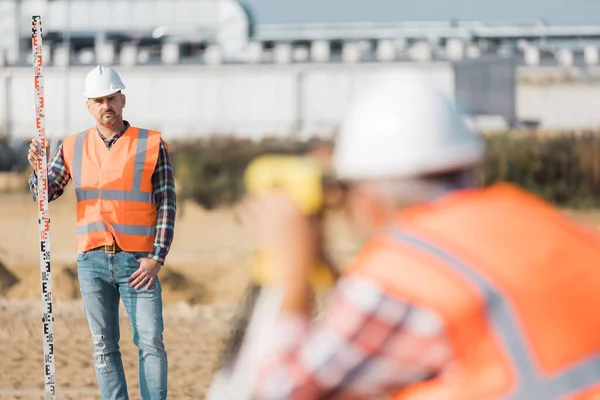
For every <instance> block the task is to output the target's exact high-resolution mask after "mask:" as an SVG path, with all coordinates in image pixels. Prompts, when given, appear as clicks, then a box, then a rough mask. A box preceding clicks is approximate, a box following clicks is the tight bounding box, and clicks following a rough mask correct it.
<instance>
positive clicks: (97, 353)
mask: <svg viewBox="0 0 600 400" xmlns="http://www.w3.org/2000/svg"><path fill="white" fill-rule="evenodd" d="M92 343H93V345H94V365H95V366H96V369H97V370H98V371H101V372H104V371H107V370H108V362H107V361H108V357H109V355H108V354H107V353H106V343H105V341H104V335H100V334H94V335H92Z"/></svg>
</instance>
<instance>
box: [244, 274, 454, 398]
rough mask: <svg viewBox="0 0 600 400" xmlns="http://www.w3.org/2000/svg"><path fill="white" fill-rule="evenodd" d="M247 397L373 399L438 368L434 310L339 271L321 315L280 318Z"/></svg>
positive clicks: (443, 359)
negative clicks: (312, 321) (317, 318)
mask: <svg viewBox="0 0 600 400" xmlns="http://www.w3.org/2000/svg"><path fill="white" fill-rule="evenodd" d="M274 337H275V338H276V339H277V341H278V342H277V343H274V344H273V347H272V349H271V354H268V355H266V360H265V361H264V364H263V365H262V367H261V370H260V375H259V376H260V378H259V381H258V384H257V387H256V390H255V392H254V397H253V399H255V400H259V399H260V400H263V399H264V400H266V399H269V400H279V399H281V400H283V399H286V400H300V399H302V400H306V399H321V398H328V399H330V398H331V399H333V398H340V399H354V398H363V399H374V398H386V397H387V396H390V395H394V394H397V393H398V392H399V391H400V390H401V389H402V388H404V387H406V386H407V385H410V384H413V383H416V382H419V381H423V380H425V379H428V378H431V377H434V376H435V375H437V374H439V373H441V372H442V371H443V369H444V368H445V367H447V365H448V363H449V360H450V357H451V350H450V344H449V341H448V339H447V337H446V333H445V330H444V327H443V325H442V322H441V320H440V319H438V317H436V316H435V315H433V314H431V313H429V312H427V311H425V310H422V309H417V308H415V307H412V306H410V305H408V304H406V303H404V302H402V301H400V300H398V299H395V298H393V297H390V296H388V295H386V294H384V293H383V291H382V290H381V289H380V288H379V287H378V286H376V285H375V284H374V283H372V282H371V281H368V280H366V279H364V278H358V277H343V278H341V279H340V281H339V282H338V285H337V286H336V288H335V289H334V292H333V293H332V295H331V297H330V299H329V301H328V303H327V305H326V309H325V312H324V314H323V319H322V320H321V321H319V322H317V323H315V324H314V325H312V326H311V324H310V322H309V320H308V318H307V317H306V316H302V315H287V316H283V317H282V318H281V320H280V321H279V325H278V326H276V329H275V331H274Z"/></svg>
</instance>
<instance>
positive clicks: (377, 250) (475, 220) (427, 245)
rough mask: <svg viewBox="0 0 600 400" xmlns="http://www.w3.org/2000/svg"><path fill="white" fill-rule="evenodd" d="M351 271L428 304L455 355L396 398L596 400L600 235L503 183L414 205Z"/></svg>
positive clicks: (417, 302)
mask: <svg viewBox="0 0 600 400" xmlns="http://www.w3.org/2000/svg"><path fill="white" fill-rule="evenodd" d="M348 273H349V274H354V275H358V276H362V277H364V278H367V279H371V280H373V281H375V282H377V283H378V284H379V285H380V286H381V287H382V288H383V290H384V291H385V292H386V293H387V294H389V295H391V296H394V297H396V298H399V299H402V300H404V301H406V302H408V303H410V304H413V305H415V306H417V307H421V308H423V309H427V310H430V311H433V312H434V313H435V314H437V315H438V316H439V317H440V318H442V320H443V321H444V324H445V326H446V328H447V331H448V335H449V339H450V341H451V344H452V348H453V361H452V363H451V365H450V367H449V369H448V370H447V371H444V372H443V373H442V374H441V375H440V376H438V377H436V378H434V379H432V380H429V381H426V382H422V383H419V384H415V385H412V386H409V387H407V388H406V389H405V390H403V391H401V392H400V393H399V394H398V395H397V396H395V397H394V399H395V400H409V399H410V400H414V399H419V400H481V399H518V400H546V399H561V400H562V399H564V400H567V399H571V400H575V399H577V400H584V399H585V400H588V399H589V400H591V399H600V241H599V240H598V239H597V237H596V236H594V235H593V234H592V233H590V232H586V231H584V230H583V229H582V228H579V227H578V226H576V225H575V224H573V223H571V222H569V221H568V220H567V219H566V218H565V217H564V216H563V215H562V214H561V213H560V212H559V211H558V210H556V209H555V208H554V207H552V206H551V205H548V204H546V203H545V202H543V201H542V200H540V199H538V198H537V197H535V196H533V195H530V194H528V193H526V192H524V191H522V190H520V189H518V188H516V187H514V186H512V185H509V184H501V185H497V186H494V187H491V188H487V189H479V190H468V191H460V192H455V193H453V194H450V195H448V196H446V197H444V198H442V199H440V200H439V201H436V202H433V203H430V204H427V205H422V206H417V207H413V208H411V209H409V210H407V211H406V212H402V213H400V215H399V218H398V220H397V224H395V226H394V227H393V228H392V229H390V230H389V231H387V232H385V233H384V234H382V235H380V236H378V237H377V238H376V239H374V240H373V241H371V242H370V243H369V244H368V245H367V247H366V248H365V249H364V251H363V252H362V253H361V254H360V255H359V256H358V257H357V260H356V261H355V263H354V264H353V265H352V266H350V268H349V271H348Z"/></svg>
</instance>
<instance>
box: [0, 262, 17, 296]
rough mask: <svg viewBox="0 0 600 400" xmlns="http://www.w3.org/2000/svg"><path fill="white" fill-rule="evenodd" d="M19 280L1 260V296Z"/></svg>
mask: <svg viewBox="0 0 600 400" xmlns="http://www.w3.org/2000/svg"><path fill="white" fill-rule="evenodd" d="M18 282H19V280H18V279H17V277H16V276H15V275H13V273H12V272H10V271H9V270H8V268H6V266H5V265H4V264H3V263H2V261H0V296H2V295H4V293H5V292H6V291H8V289H10V288H11V287H12V286H14V285H16V284H17V283H18Z"/></svg>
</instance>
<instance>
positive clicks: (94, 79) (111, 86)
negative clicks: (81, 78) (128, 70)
mask: <svg viewBox="0 0 600 400" xmlns="http://www.w3.org/2000/svg"><path fill="white" fill-rule="evenodd" d="M123 89H125V85H124V84H123V81H121V77H120V76H119V74H117V71H115V70H114V69H112V68H110V67H103V66H101V65H98V66H97V67H96V68H94V69H93V70H91V71H90V72H89V73H88V74H87V76H86V77H85V89H84V92H83V95H84V96H85V97H86V98H88V99H94V98H97V97H104V96H108V95H111V94H113V93H117V92H119V91H121V90H123Z"/></svg>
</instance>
